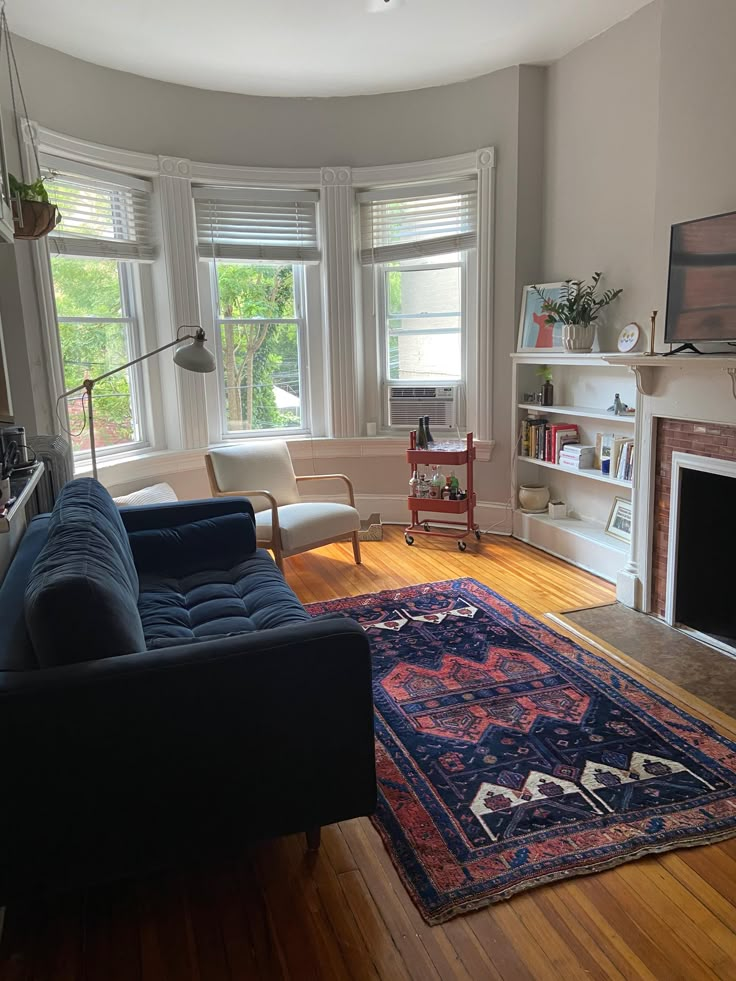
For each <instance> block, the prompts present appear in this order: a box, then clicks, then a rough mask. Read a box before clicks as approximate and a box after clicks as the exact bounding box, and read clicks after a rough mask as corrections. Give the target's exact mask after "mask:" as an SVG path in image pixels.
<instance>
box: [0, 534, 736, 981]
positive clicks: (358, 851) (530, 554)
mask: <svg viewBox="0 0 736 981" xmlns="http://www.w3.org/2000/svg"><path fill="white" fill-rule="evenodd" d="M384 531H385V539H384V541H382V542H364V543H363V558H364V562H363V564H362V565H361V566H356V565H355V564H354V563H353V561H352V552H351V549H350V546H349V545H343V544H338V545H335V546H329V547H328V548H325V549H320V550H318V551H317V552H314V553H306V554H303V555H299V556H295V557H293V558H292V559H287V560H286V569H287V578H288V580H289V582H290V583H291V585H292V587H293V588H294V589H295V590H296V592H297V594H298V595H299V596H300V598H301V599H302V600H303V601H305V602H312V601H315V602H316V601H318V600H319V601H322V600H328V599H332V598H335V597H339V596H345V595H356V594H361V593H371V592H376V591H380V590H383V589H389V590H391V589H399V588H401V587H403V586H407V585H412V584H416V583H421V582H433V581H438V580H445V579H454V578H457V577H460V576H469V577H472V578H474V579H477V580H479V581H480V582H483V583H485V584H486V585H488V586H489V587H490V588H491V589H493V590H495V591H496V592H498V593H500V594H501V595H502V596H504V597H506V598H507V599H508V600H509V601H510V602H512V603H515V604H517V605H518V606H520V607H521V608H522V609H525V610H527V611H529V612H530V613H531V614H532V615H534V616H537V617H540V618H543V617H544V614H545V613H547V612H561V611H564V610H569V609H573V608H576V607H583V606H591V605H595V604H597V603H606V602H610V601H611V600H612V599H613V597H614V592H613V588H612V587H611V586H610V585H609V584H608V583H605V582H602V581H601V580H599V579H595V578H594V577H592V576H590V575H588V574H586V573H584V572H582V571H581V570H579V569H576V568H574V567H572V566H568V565H567V564H565V563H564V562H561V561H559V560H556V559H553V558H552V557H550V556H547V555H544V554H543V553H540V552H538V551H536V550H535V549H533V548H530V547H529V546H526V545H523V544H521V543H519V542H515V541H510V540H508V539H505V538H500V537H495V536H484V538H483V541H482V543H481V544H479V545H475V544H472V545H469V546H468V550H467V552H465V553H460V552H458V551H457V549H456V547H455V546H454V545H453V544H452V543H451V542H437V541H431V540H422V541H421V542H419V541H418V542H417V544H415V545H414V546H412V547H408V546H407V545H405V543H404V539H403V532H402V529H400V528H398V527H389V528H385V529H384ZM643 677H644V678H645V681H646V676H643ZM651 684H652V686H653V687H656V685H657V680H656V678H652V679H651ZM684 697H686V696H684ZM688 704H689V703H688ZM692 711H693V712H694V713H695V714H698V708H697V705H696V704H695V703H693V705H692ZM685 977H687V979H688V981H691V979H700V978H703V979H705V978H708V979H712V978H714V977H716V978H718V979H719V981H736V839H733V840H728V841H725V842H722V843H720V844H717V845H711V846H707V847H703V848H697V849H681V850H679V851H677V852H665V853H663V854H661V855H655V856H651V857H649V858H647V859H644V860H641V861H639V862H634V863H630V864H625V865H623V866H620V867H617V868H616V869H613V870H610V871H608V872H604V873H600V874H598V875H594V876H589V877H581V878H578V879H574V880H567V881H565V880H563V881H560V882H556V883H552V884H550V885H548V886H544V887H541V888H539V889H535V890H530V891H529V892H527V893H522V894H519V895H518V896H515V897H513V898H512V899H510V900H508V901H506V902H503V903H499V904H496V905H494V906H491V907H489V908H487V909H484V910H480V911H477V912H475V913H470V914H468V915H466V916H464V917H459V918H456V919H454V920H452V921H451V922H449V923H446V924H443V925H442V926H439V927H429V926H427V924H426V923H425V922H424V920H423V919H422V917H421V916H420V914H419V912H418V910H417V909H416V908H415V907H414V904H413V902H412V900H411V898H410V896H409V894H408V893H407V892H406V890H405V889H404V887H403V885H402V884H401V880H400V879H399V876H398V873H397V872H396V870H395V868H394V866H393V863H392V862H391V859H390V856H389V855H388V853H387V852H386V850H385V849H384V847H383V845H382V843H381V840H380V837H379V836H378V834H377V833H376V831H375V829H374V828H373V827H372V825H371V824H370V822H369V821H368V820H367V819H359V820H357V821H348V822H344V824H343V825H341V826H335V827H331V828H325V829H323V837H322V847H321V849H320V850H319V852H318V853H316V855H311V856H308V855H307V854H306V852H305V848H304V840H303V837H302V836H293V837H291V838H284V839H278V840H274V841H270V842H263V843H259V844H254V845H248V846H244V848H243V851H242V853H241V854H240V855H237V856H234V857H233V858H232V859H231V860H228V861H218V862H212V863H210V864H203V865H201V866H198V867H196V868H194V869H189V870H182V871H179V872H176V871H174V872H169V873H162V874H160V875H152V876H147V877H145V878H142V879H139V880H138V881H137V882H135V883H130V884H125V883H118V884H113V885H110V886H106V887H103V888H102V889H101V890H89V891H88V892H87V894H86V896H85V895H83V894H79V895H76V896H67V897H63V899H56V900H49V901H48V902H47V903H36V904H32V905H31V906H29V907H27V908H25V909H22V908H11V909H10V910H9V911H8V916H7V924H6V929H5V932H4V936H3V941H2V946H1V947H0V981H118V979H119V981H123V979H124V981H138V978H140V979H141V981H251V979H252V981H302V979H310V978H316V979H319V981H322V979H327V981H378V979H381V981H384V979H385V981H425V979H426V981H433V979H434V981H437V979H442V981H445V979H450V981H470V979H472V981H486V979H488V981H555V979H557V978H564V979H565V981H567V979H570V981H572V979H577V978H586V979H592V981H599V979H601V981H602V979H609V978H610V979H615V981H622V979H626V981H639V979H645V981H664V979H666V981H675V979H678V978H685Z"/></svg>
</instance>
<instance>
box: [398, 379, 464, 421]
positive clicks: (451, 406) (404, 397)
mask: <svg viewBox="0 0 736 981" xmlns="http://www.w3.org/2000/svg"><path fill="white" fill-rule="evenodd" d="M386 389H387V393H388V424H389V426H393V427H394V428H397V429H416V426H417V421H418V419H419V416H429V418H430V426H431V428H432V430H433V431H434V430H435V429H437V430H441V429H455V428H456V426H457V402H458V386H457V385H387V386H386Z"/></svg>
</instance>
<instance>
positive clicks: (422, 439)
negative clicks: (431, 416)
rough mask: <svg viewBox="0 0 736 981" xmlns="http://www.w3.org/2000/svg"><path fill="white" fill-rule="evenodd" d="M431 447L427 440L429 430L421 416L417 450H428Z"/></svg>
mask: <svg viewBox="0 0 736 981" xmlns="http://www.w3.org/2000/svg"><path fill="white" fill-rule="evenodd" d="M428 447H429V440H428V439H427V430H426V429H425V428H424V416H419V423H418V425H417V449H418V450H426V449H427V448H428Z"/></svg>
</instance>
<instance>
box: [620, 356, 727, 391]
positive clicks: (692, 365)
mask: <svg viewBox="0 0 736 981" xmlns="http://www.w3.org/2000/svg"><path fill="white" fill-rule="evenodd" d="M602 358H603V360H604V361H605V362H607V363H608V364H615V365H625V366H626V367H627V368H630V369H631V371H632V372H633V373H634V375H635V376H636V388H637V391H638V392H639V394H640V395H653V394H654V392H655V391H656V388H657V384H658V381H657V378H658V375H659V372H660V371H661V370H663V369H666V370H667V372H673V371H677V372H679V373H680V374H684V373H685V372H687V373H690V372H693V371H697V372H701V373H702V372H708V373H710V374H715V373H716V372H718V373H720V374H721V376H722V377H723V379H724V381H725V382H726V384H727V386H728V387H727V389H726V391H727V392H730V393H731V395H732V396H733V397H734V399H736V354H676V355H671V356H670V355H665V354H604V355H602Z"/></svg>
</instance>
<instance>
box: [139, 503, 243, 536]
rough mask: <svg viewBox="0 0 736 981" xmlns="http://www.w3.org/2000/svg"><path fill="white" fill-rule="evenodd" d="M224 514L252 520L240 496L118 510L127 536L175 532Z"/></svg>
mask: <svg viewBox="0 0 736 981" xmlns="http://www.w3.org/2000/svg"><path fill="white" fill-rule="evenodd" d="M223 514H249V515H250V516H251V518H253V519H254V520H255V515H254V512H253V505H252V504H251V503H250V501H249V500H248V499H247V498H245V497H243V496H238V497H227V498H206V499H204V500H199V501H176V502H173V503H171V504H146V505H143V506H140V507H123V508H120V516H121V517H122V519H123V524H124V525H125V530H126V531H128V532H131V531H150V530H152V529H154V528H176V527H177V525H185V524H189V523H191V522H193V521H202V520H204V519H205V518H215V517H217V516H218V515H223Z"/></svg>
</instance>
